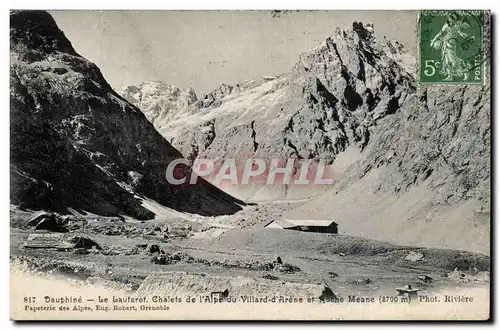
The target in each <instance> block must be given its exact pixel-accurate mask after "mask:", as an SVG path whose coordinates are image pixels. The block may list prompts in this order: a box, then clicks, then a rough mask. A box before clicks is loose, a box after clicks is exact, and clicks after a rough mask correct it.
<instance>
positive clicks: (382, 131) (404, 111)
mask: <svg viewBox="0 0 500 330" xmlns="http://www.w3.org/2000/svg"><path fill="white" fill-rule="evenodd" d="M415 68H416V66H415V57H414V56H412V55H411V54H408V53H407V52H406V51H405V50H404V48H403V47H402V45H401V44H399V43H398V42H397V41H391V40H387V39H385V38H382V39H381V40H379V41H377V40H376V38H375V35H374V31H373V27H372V26H371V25H363V24H362V23H357V22H355V23H353V26H352V29H348V30H340V29H337V30H336V31H335V33H334V34H333V35H332V36H331V37H329V38H327V39H326V40H325V41H324V42H323V43H322V44H320V45H319V46H318V47H316V48H314V49H312V50H310V51H308V52H306V53H303V54H301V55H300V57H299V60H298V62H297V64H296V65H295V66H294V68H293V70H292V72H290V73H286V74H282V75H279V76H276V77H261V78H258V79H255V80H249V81H245V82H242V83H240V84H237V85H236V86H227V85H222V86H221V88H219V89H217V90H216V91H214V92H213V93H210V94H208V95H207V96H205V97H204V98H203V99H202V100H200V101H198V102H197V103H196V105H194V104H193V106H192V109H191V110H190V111H178V112H177V113H178V115H174V116H171V117H170V121H169V122H163V123H156V122H155V126H156V128H157V129H158V131H159V132H160V133H161V134H162V135H163V136H164V137H166V138H167V139H168V140H169V141H172V143H173V145H174V146H175V147H177V148H178V149H179V150H180V151H181V152H182V153H183V154H184V155H185V156H186V157H189V158H191V159H194V158H196V157H208V158H212V159H224V158H247V157H253V156H260V157H274V156H277V157H279V158H282V159H286V158H289V157H296V158H302V159H325V160H327V161H328V162H329V163H330V164H331V168H332V169H333V173H334V175H335V177H334V179H335V182H334V184H333V185H332V186H328V187H319V188H318V187H313V188H312V187H307V188H311V189H309V190H307V189H306V187H304V186H299V187H286V188H283V187H276V186H274V187H265V188H258V189H250V191H245V192H244V193H242V192H241V190H244V189H245V187H238V188H237V189H236V190H234V191H232V192H234V193H235V194H238V196H242V197H244V198H248V199H257V200H258V199H259V198H262V196H265V197H266V198H270V199H277V200H279V199H283V198H297V197H309V198H310V197H311V196H313V197H312V198H311V200H310V201H309V202H308V203H305V204H304V205H302V206H301V207H299V208H297V209H295V210H291V211H289V212H287V214H285V216H286V217H290V218H300V219H304V218H314V219H325V218H334V219H335V221H337V222H338V223H339V232H340V233H348V234H352V235H360V236H365V237H370V238H375V239H381V240H386V241H393V242H396V243H400V244H415V245H427V246H436V247H446V248H458V249H467V250H473V251H480V252H483V253H488V252H489V221H490V212H489V207H490V204H489V203H490V195H491V190H490V175H491V174H490V139H491V131H490V130H491V126H490V123H491V117H490V88H489V86H420V85H419V84H418V83H417V82H416V80H415ZM142 110H143V111H146V112H147V111H148V109H142ZM186 113H190V114H189V115H186ZM225 189H226V188H225ZM238 190H239V191H238ZM264 190H265V191H264ZM269 190H273V191H269ZM228 191H230V189H229V190H228ZM318 192H321V194H320V195H318Z"/></svg>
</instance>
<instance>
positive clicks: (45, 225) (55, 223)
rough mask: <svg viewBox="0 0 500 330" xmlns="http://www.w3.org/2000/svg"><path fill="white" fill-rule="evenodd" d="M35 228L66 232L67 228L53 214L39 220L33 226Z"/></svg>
mask: <svg viewBox="0 0 500 330" xmlns="http://www.w3.org/2000/svg"><path fill="white" fill-rule="evenodd" d="M35 230H48V231H52V232H57V233H66V232H68V229H67V228H66V227H65V226H64V225H63V224H62V223H61V221H59V219H57V218H56V217H55V216H54V217H47V218H45V219H42V220H40V222H39V223H38V224H37V225H36V226H35Z"/></svg>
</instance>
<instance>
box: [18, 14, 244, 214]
mask: <svg viewBox="0 0 500 330" xmlns="http://www.w3.org/2000/svg"><path fill="white" fill-rule="evenodd" d="M10 41H11V44H10V51H11V65H10V85H11V86H10V97H11V107H10V117H11V203H13V204H18V205H20V206H22V207H25V208H30V209H52V210H58V211H61V212H64V211H65V210H67V208H69V207H71V208H74V209H77V210H82V211H89V212H92V213H97V214H103V215H118V214H126V215H129V216H132V217H135V218H138V219H148V218H151V217H153V216H154V214H153V213H152V212H151V211H149V210H147V209H146V208H144V207H143V206H141V198H138V197H145V198H151V199H154V200H156V201H158V202H159V203H161V204H163V205H165V206H167V207H170V208H172V209H175V210H178V211H181V212H189V213H197V214H201V215H220V214H230V213H234V212H236V211H238V210H240V209H241V207H240V205H241V204H242V203H241V202H240V201H239V200H237V199H235V198H233V197H231V196H230V195H228V194H226V193H224V192H222V191H220V190H219V189H217V188H215V187H213V186H211V185H210V184H208V183H206V182H203V181H202V182H200V183H199V184H197V185H186V186H172V185H169V184H168V183H167V181H166V179H165V170H166V167H167V165H168V164H169V162H170V161H171V160H172V159H175V158H179V157H182V156H181V154H180V153H179V152H178V151H177V150H176V149H175V148H173V147H172V146H171V145H170V144H169V143H168V142H167V141H165V140H164V138H163V137H162V136H161V135H160V134H158V133H157V132H156V130H155V129H154V128H153V126H152V125H151V124H150V123H149V122H148V121H147V120H146V118H145V117H144V115H143V114H142V112H141V111H139V110H138V109H137V108H136V107H135V106H133V105H131V104H130V103H128V102H127V101H125V100H124V99H122V98H121V97H120V96H119V95H117V94H116V93H115V92H114V91H113V90H112V89H111V87H110V86H109V84H108V83H107V82H106V80H105V79H104V77H103V76H102V74H101V72H100V71H99V69H98V68H97V67H96V66H95V65H94V64H93V63H91V62H90V61H88V60H86V59H85V58H83V57H81V56H80V55H78V54H77V53H76V52H75V50H74V49H73V47H72V45H71V42H70V41H69V40H68V39H67V38H66V37H65V36H64V33H63V32H62V31H61V30H60V29H59V28H58V27H57V25H56V23H55V21H54V19H53V18H52V17H51V16H50V15H49V14H48V13H47V12H44V11H13V12H11V15H10ZM110 56H112V54H110Z"/></svg>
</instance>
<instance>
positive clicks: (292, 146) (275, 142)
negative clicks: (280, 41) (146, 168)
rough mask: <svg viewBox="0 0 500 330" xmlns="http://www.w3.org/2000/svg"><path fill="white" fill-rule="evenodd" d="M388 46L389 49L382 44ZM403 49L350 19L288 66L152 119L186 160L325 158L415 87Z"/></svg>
mask: <svg viewBox="0 0 500 330" xmlns="http://www.w3.org/2000/svg"><path fill="white" fill-rule="evenodd" d="M395 45H396V46H397V47H396V46H395ZM388 47H391V49H392V51H391V52H386V51H385V49H386V48H388ZM403 56H407V54H406V53H405V52H404V50H403V49H402V46H401V45H399V44H397V43H395V42H391V41H389V40H385V39H384V40H383V43H382V45H380V44H379V43H378V42H377V41H376V40H375V37H374V31H373V27H372V26H371V25H367V26H363V24H362V23H357V22H355V23H354V24H353V27H352V29H350V30H347V31H344V30H341V29H337V30H336V31H335V33H334V35H333V36H332V37H329V38H328V39H326V40H325V41H324V42H323V43H322V44H320V45H319V46H318V47H316V48H314V49H312V50H310V51H309V52H306V53H304V54H301V55H300V58H299V61H298V62H297V64H296V65H295V66H294V68H293V71H292V72H290V73H287V74H282V75H279V76H276V77H261V78H258V79H254V80H249V81H245V82H242V83H239V84H237V85H236V86H228V85H221V86H220V87H219V88H218V89H217V90H215V91H214V92H212V93H209V94H207V95H206V96H205V97H204V98H203V99H202V100H200V101H198V102H196V103H195V104H193V106H192V109H191V110H189V111H186V110H184V109H178V111H177V115H171V116H170V121H166V122H161V123H160V122H158V121H156V119H155V120H154V121H153V123H155V127H156V128H157V129H158V131H159V132H160V133H161V134H162V135H163V136H164V137H165V138H167V139H168V140H169V141H171V142H172V144H173V145H174V146H175V147H176V148H178V149H179V150H180V151H181V152H182V153H183V155H185V156H186V157H188V158H190V159H194V158H196V157H207V158H210V159H226V158H237V159H240V158H247V157H251V156H254V155H255V156H259V157H265V158H268V157H278V158H281V159H288V158H298V159H325V160H327V161H328V162H329V163H332V162H334V161H335V160H336V158H337V156H338V155H339V154H340V153H342V152H344V151H345V150H346V149H347V148H348V147H349V146H353V147H355V148H359V149H363V148H365V147H366V145H367V144H368V142H369V140H370V130H371V128H372V127H373V126H374V125H375V123H376V121H377V120H380V119H381V118H383V117H385V116H387V115H391V114H393V113H395V112H396V111H397V110H398V109H399V108H400V107H401V106H402V105H403V104H405V103H406V102H407V100H408V97H409V96H411V95H413V94H414V93H415V90H416V88H415V81H414V77H413V76H412V74H411V70H412V69H407V68H406V67H404V66H402V63H403V60H402V57H403ZM131 88H134V87H128V89H131ZM124 96H125V97H128V94H124ZM135 104H136V105H138V106H139V107H141V105H140V104H139V103H137V102H136V103H135ZM141 109H142V110H143V111H144V112H145V113H149V112H150V111H151V110H150V108H148V107H144V106H143V107H141ZM166 112H168V113H171V111H170V110H166ZM186 113H191V114H190V115H186ZM342 162H343V163H346V161H344V160H343V161H342ZM349 162H350V161H349V160H347V163H349ZM341 167H344V165H342V166H341ZM244 188H245V187H240V189H244ZM280 188H283V187H278V189H277V190H276V189H275V190H276V191H273V192H271V193H270V194H271V198H276V197H278V196H277V195H279V196H280V197H287V196H284V195H294V197H301V196H302V197H303V194H301V193H299V192H296V193H295V192H294V191H293V190H294V189H293V187H292V189H286V191H284V190H283V189H280ZM310 188H311V190H313V191H315V190H316V187H314V188H312V187H310ZM266 189H267V188H266ZM300 190H301V191H303V187H302V188H301V189H300ZM231 192H232V193H235V191H234V190H232V191H231ZM257 192H258V194H261V195H262V191H261V190H260V189H253V190H252V191H251V192H250V193H245V194H243V195H240V196H242V197H245V198H253V195H255V194H257ZM297 193H298V194H297ZM308 194H309V193H306V194H305V195H304V196H307V195H308ZM288 197H289V196H288ZM257 199H258V198H257Z"/></svg>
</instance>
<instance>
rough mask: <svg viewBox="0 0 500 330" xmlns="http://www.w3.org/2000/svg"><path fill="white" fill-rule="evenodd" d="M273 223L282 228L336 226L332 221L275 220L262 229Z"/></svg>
mask: <svg viewBox="0 0 500 330" xmlns="http://www.w3.org/2000/svg"><path fill="white" fill-rule="evenodd" d="M273 222H276V223H277V224H278V225H280V226H281V227H283V228H294V227H302V226H314V227H328V226H331V225H332V224H337V223H336V222H335V221H333V220H307V219H300V220H294V219H276V220H272V221H269V222H268V223H266V224H265V226H264V227H267V226H268V225H270V224H271V223H273Z"/></svg>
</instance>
